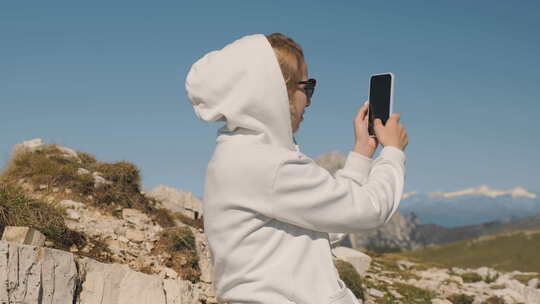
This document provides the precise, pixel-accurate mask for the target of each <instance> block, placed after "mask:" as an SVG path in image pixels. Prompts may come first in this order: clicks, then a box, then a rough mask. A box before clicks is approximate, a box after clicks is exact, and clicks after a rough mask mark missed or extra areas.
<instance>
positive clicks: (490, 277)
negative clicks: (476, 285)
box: [484, 272, 499, 284]
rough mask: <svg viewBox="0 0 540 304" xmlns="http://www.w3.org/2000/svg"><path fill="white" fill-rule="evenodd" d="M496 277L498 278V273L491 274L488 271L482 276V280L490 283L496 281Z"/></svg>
mask: <svg viewBox="0 0 540 304" xmlns="http://www.w3.org/2000/svg"><path fill="white" fill-rule="evenodd" d="M498 278H499V273H497V272H496V273H495V274H494V275H491V274H489V273H488V274H487V275H486V277H485V278H484V282H486V283H488V284H490V283H493V282H495V281H497V279H498Z"/></svg>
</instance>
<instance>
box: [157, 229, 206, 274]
mask: <svg viewBox="0 0 540 304" xmlns="http://www.w3.org/2000/svg"><path fill="white" fill-rule="evenodd" d="M152 254H153V255H162V256H164V257H166V260H165V266H167V267H170V268H172V269H174V270H175V271H176V272H177V273H178V274H179V275H180V276H181V277H182V279H184V280H189V281H191V282H192V283H197V282H199V281H200V276H201V270H200V268H199V255H198V254H197V247H196V242H195V235H194V234H193V232H192V231H191V229H190V228H189V227H187V226H184V227H179V228H168V229H165V230H164V231H163V232H162V234H161V237H160V239H159V240H158V242H157V244H156V246H155V247H154V248H153V249H152Z"/></svg>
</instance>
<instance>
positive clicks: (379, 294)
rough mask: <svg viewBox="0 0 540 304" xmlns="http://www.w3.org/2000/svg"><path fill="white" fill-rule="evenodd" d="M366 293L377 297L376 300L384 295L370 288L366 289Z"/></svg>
mask: <svg viewBox="0 0 540 304" xmlns="http://www.w3.org/2000/svg"><path fill="white" fill-rule="evenodd" d="M368 292H369V294H370V295H372V296H374V297H377V298H380V297H384V293H383V292H382V291H380V290H378V289H375V288H370V289H368Z"/></svg>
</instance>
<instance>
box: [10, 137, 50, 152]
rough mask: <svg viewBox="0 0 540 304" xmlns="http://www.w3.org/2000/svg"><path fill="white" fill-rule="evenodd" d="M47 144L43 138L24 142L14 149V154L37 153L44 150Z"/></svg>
mask: <svg viewBox="0 0 540 304" xmlns="http://www.w3.org/2000/svg"><path fill="white" fill-rule="evenodd" d="M44 146H45V144H44V143H43V140H42V139H41V138H34V139H31V140H27V141H23V142H22V143H18V144H16V145H15V147H14V148H13V154H17V153H23V152H35V151H37V150H40V149H41V148H43V147H44Z"/></svg>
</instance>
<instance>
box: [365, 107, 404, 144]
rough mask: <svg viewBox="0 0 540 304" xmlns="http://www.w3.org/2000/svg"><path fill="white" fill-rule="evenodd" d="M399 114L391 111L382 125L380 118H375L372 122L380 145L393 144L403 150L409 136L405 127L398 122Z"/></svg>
mask: <svg viewBox="0 0 540 304" xmlns="http://www.w3.org/2000/svg"><path fill="white" fill-rule="evenodd" d="M400 116H401V115H400V114H399V113H392V114H391V115H390V117H388V119H387V120H386V124H384V125H383V123H382V121H381V119H380V118H376V119H375V121H374V122H373V130H374V131H375V136H377V140H378V141H379V143H380V144H381V145H383V146H385V147H386V146H393V147H396V148H398V149H400V150H402V151H405V147H407V144H409V136H408V135H407V131H405V127H404V126H403V125H402V124H401V123H399V118H400Z"/></svg>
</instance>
